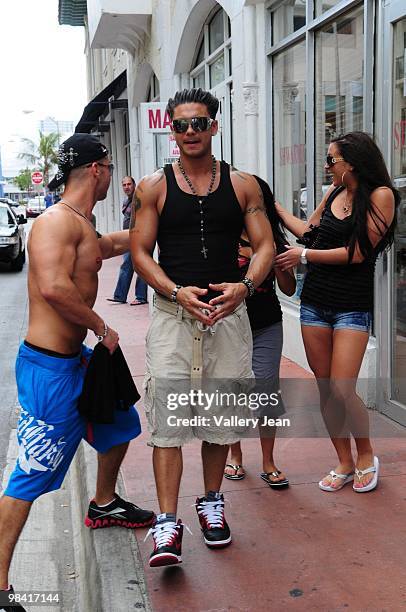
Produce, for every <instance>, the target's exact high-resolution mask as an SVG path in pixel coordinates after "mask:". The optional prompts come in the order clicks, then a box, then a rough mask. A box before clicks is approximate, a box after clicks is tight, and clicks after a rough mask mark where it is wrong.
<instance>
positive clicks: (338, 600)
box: [92, 261, 406, 612]
mask: <svg viewBox="0 0 406 612" xmlns="http://www.w3.org/2000/svg"><path fill="white" fill-rule="evenodd" d="M118 265H119V262H118V261H109V262H105V263H104V266H103V270H102V272H101V274H100V288H99V297H98V300H97V303H96V306H95V308H96V309H97V312H99V314H100V315H101V316H103V317H105V319H106V321H107V322H108V323H109V325H111V326H112V327H114V328H115V329H117V331H118V332H119V334H120V343H121V346H122V348H123V351H124V353H125V355H126V358H127V361H128V363H129V365H130V369H131V372H132V375H133V376H134V378H135V381H136V384H137V386H138V389H139V390H140V389H141V387H142V377H143V374H144V355H145V350H144V338H145V332H146V329H147V327H148V307H147V306H135V307H131V306H129V305H116V304H112V303H109V302H107V301H106V298H107V297H110V296H111V295H112V293H113V290H114V286H115V282H116V278H117V272H118ZM298 341H301V340H300V339H298ZM282 376H287V377H295V378H301V377H306V378H307V377H309V376H310V375H309V374H308V373H307V372H305V371H304V370H302V369H300V368H298V366H296V365H295V364H293V363H292V362H289V361H287V360H283V364H282ZM139 407H140V414H141V417H142V421H143V425H144V433H143V434H142V435H141V436H140V437H139V438H138V439H137V440H136V441H134V442H133V443H132V444H131V445H130V450H129V452H128V454H127V457H126V459H125V461H124V465H123V469H122V475H123V479H124V484H125V489H126V494H127V495H128V498H129V499H131V500H132V501H134V502H135V503H137V504H139V505H140V506H141V507H146V508H153V509H155V510H157V499H156V491H155V485H154V477H153V472H152V465H151V455H152V451H151V448H150V447H149V446H147V440H148V433H147V432H146V425H145V418H144V414H143V410H142V408H141V404H140V406H139ZM374 417H375V419H376V418H377V419H378V420H382V421H385V423H384V424H385V432H386V434H385V435H386V436H387V437H385V438H382V439H376V440H375V452H376V453H377V455H378V456H379V457H380V461H381V468H382V469H381V478H380V483H379V487H378V489H377V490H376V491H374V492H372V493H369V494H364V495H360V494H357V493H355V492H354V491H353V490H352V488H351V486H347V487H345V488H344V489H343V490H342V491H340V492H337V493H324V492H322V491H320V490H319V488H318V486H317V483H318V481H319V480H320V478H321V477H322V476H323V475H324V474H326V473H327V472H328V471H329V470H330V469H331V468H333V467H334V465H335V463H336V460H335V454H334V452H333V450H332V447H331V443H330V442H329V440H327V439H322V438H318V439H306V438H296V439H292V438H286V437H285V438H281V439H279V440H278V442H277V446H276V458H277V462H278V465H279V466H280V467H281V469H283V470H285V471H286V473H287V474H288V476H289V478H290V482H291V486H290V488H289V489H287V490H283V491H274V490H271V489H270V488H269V487H268V486H267V485H266V484H265V483H263V481H262V480H260V479H259V476H258V474H259V472H260V471H261V470H262V466H261V461H260V450H259V441H258V440H256V439H248V440H245V441H244V442H243V453H244V465H245V468H246V471H247V476H246V478H245V480H243V481H238V482H231V481H227V480H225V481H224V486H223V492H224V494H225V498H226V499H227V500H228V503H226V513H227V514H226V516H227V519H228V521H229V523H230V526H231V529H232V534H233V540H234V541H233V544H232V545H231V546H230V547H229V548H227V549H225V550H218V551H212V550H209V549H207V547H206V546H205V545H204V543H203V540H202V537H201V534H200V529H199V527H198V521H197V517H196V513H195V509H194V507H193V503H194V501H195V498H196V496H197V495H202V493H203V483H202V475H201V463H200V448H199V444H198V443H194V444H191V445H189V446H187V447H186V448H185V449H184V474H183V479H182V485H181V491H180V500H179V512H178V515H179V517H181V518H182V519H183V521H184V522H185V523H186V524H187V525H188V526H189V527H190V528H191V530H192V532H193V536H191V535H189V534H188V533H187V532H185V535H184V538H183V564H182V565H181V566H178V567H174V568H166V569H150V568H149V567H148V557H149V554H150V552H151V550H152V541H151V540H150V539H149V540H147V541H146V542H144V541H143V539H144V537H145V533H146V530H138V531H136V532H135V537H136V541H137V545H138V548H139V555H140V557H139V558H140V559H141V562H142V565H143V569H144V570H145V581H146V588H147V593H148V600H146V605H149V604H150V605H151V607H152V609H153V610H154V611H157V612H164V611H167V610H168V611H169V610H171V611H172V610H175V611H176V612H183V611H185V612H186V611H187V612H192V611H196V612H198V611H199V612H202V611H214V610H216V611H220V610H221V611H223V610H233V611H251V610H260V611H262V610H263V611H265V610H275V611H279V610H299V609H300V610H312V611H313V610H320V611H339V610H344V609H345V610H351V611H357V612H358V611H368V612H375V611H376V612H378V611H380V612H383V611H394V610H400V609H403V608H404V607H406V583H405V581H404V562H405V550H406V521H405V509H406V504H405V501H406V495H405V493H404V491H405V489H404V487H405V485H406V444H405V430H404V429H401V428H399V427H398V426H396V425H395V424H393V423H392V422H390V421H388V420H387V419H384V417H381V416H380V415H374ZM388 432H389V433H388ZM110 533H111V531H110ZM110 533H109V534H108V535H109V536H110ZM92 535H93V537H98V538H99V537H100V538H103V537H104V532H103V531H102V532H99V533H95V534H92ZM131 537H132V534H128V542H130V541H131ZM122 551H123V548H122V542H121V537H120V545H117V547H116V553H117V557H118V558H119V557H120V555H121V554H122ZM140 570H141V571H142V568H139V567H135V568H134V576H137V577H139V575H140ZM121 585H122V588H123V589H124V588H125V587H126V586H128V585H125V584H124V582H122V583H121ZM105 609H106V610H110V609H111V608H105ZM126 609H127V608H120V607H119V606H118V607H117V608H115V611H117V612H121V611H123V612H124V611H125V610H126ZM128 609H130V608H128Z"/></svg>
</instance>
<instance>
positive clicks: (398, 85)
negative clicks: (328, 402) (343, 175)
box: [391, 17, 406, 408]
mask: <svg viewBox="0 0 406 612" xmlns="http://www.w3.org/2000/svg"><path fill="white" fill-rule="evenodd" d="M392 75H393V77H392V78H393V86H392V96H393V97H392V125H393V138H392V176H393V179H394V183H395V185H396V187H397V188H398V189H399V191H400V194H401V197H402V201H401V203H400V206H399V210H398V226H397V232H396V237H395V244H394V250H393V259H392V263H393V269H392V273H393V277H392V278H393V285H392V317H391V321H392V333H391V336H392V338H391V349H392V350H391V353H392V354H391V374H392V375H391V399H393V400H394V401H395V402H397V403H399V404H402V405H403V406H405V408H406V17H404V18H403V19H400V20H399V21H397V22H396V23H394V24H393V68H392Z"/></svg>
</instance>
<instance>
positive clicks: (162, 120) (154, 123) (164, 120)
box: [148, 108, 171, 130]
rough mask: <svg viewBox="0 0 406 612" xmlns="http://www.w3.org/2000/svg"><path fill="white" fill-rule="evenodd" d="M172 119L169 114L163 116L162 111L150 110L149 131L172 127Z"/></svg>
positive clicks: (157, 109) (158, 109)
mask: <svg viewBox="0 0 406 612" xmlns="http://www.w3.org/2000/svg"><path fill="white" fill-rule="evenodd" d="M170 125H171V119H170V117H169V115H168V113H167V112H165V113H162V114H161V109H160V108H156V109H152V108H149V109H148V127H149V129H150V130H151V129H157V128H158V129H160V130H161V129H165V128H168V127H170Z"/></svg>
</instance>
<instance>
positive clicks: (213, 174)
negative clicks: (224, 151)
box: [178, 155, 217, 259]
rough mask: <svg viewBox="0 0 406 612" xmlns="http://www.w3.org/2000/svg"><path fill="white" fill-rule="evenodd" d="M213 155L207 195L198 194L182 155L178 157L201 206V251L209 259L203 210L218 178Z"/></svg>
mask: <svg viewBox="0 0 406 612" xmlns="http://www.w3.org/2000/svg"><path fill="white" fill-rule="evenodd" d="M211 157H212V167H211V179H210V183H209V188H208V190H207V193H206V195H205V196H199V195H198V194H197V191H196V189H195V188H194V186H193V183H192V181H191V180H190V178H189V177H188V175H187V174H186V172H185V169H184V167H183V165H182V162H181V161H180V157H179V159H178V166H179V170H180V172H181V174H182V176H183V178H184V179H185V181H186V183H187V184H188V185H189V187H190V191H191V192H192V193H193V195H195V196H196V197H197V201H198V204H199V207H200V234H201V235H200V240H201V242H202V250H201V251H200V252H201V253H202V255H203V257H204V259H207V253H208V252H209V249H208V248H207V247H206V243H205V239H204V211H203V204H204V202H205V200H206V198H207V197H208V196H209V195H210V194H211V190H212V189H213V185H214V181H215V180H216V169H217V166H216V158H215V157H214V155H212V156H211Z"/></svg>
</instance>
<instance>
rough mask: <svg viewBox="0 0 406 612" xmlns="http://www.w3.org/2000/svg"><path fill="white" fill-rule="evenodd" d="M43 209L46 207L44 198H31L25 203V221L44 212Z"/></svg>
mask: <svg viewBox="0 0 406 612" xmlns="http://www.w3.org/2000/svg"><path fill="white" fill-rule="evenodd" d="M45 208H46V206H45V200H44V196H37V197H36V198H31V199H30V200H28V202H27V212H26V216H27V219H28V218H30V217H38V215H40V214H41V213H42V212H44V210H45Z"/></svg>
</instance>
